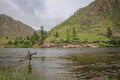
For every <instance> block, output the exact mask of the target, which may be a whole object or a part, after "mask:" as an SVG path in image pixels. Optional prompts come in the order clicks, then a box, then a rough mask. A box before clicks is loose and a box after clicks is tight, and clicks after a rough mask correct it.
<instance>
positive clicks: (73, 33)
mask: <svg viewBox="0 0 120 80" xmlns="http://www.w3.org/2000/svg"><path fill="white" fill-rule="evenodd" d="M76 37H77V33H76V30H75V27H73V29H72V38H73V40H74V39H75V38H76Z"/></svg>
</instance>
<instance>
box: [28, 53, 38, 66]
mask: <svg viewBox="0 0 120 80" xmlns="http://www.w3.org/2000/svg"><path fill="white" fill-rule="evenodd" d="M35 54H36V52H35V53H31V52H30V51H28V53H27V62H28V63H29V64H30V62H31V60H32V55H35Z"/></svg>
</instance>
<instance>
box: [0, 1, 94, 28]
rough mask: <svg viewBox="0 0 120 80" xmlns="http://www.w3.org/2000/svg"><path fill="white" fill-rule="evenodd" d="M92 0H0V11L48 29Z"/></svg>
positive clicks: (36, 26) (37, 26) (26, 22)
mask: <svg viewBox="0 0 120 80" xmlns="http://www.w3.org/2000/svg"><path fill="white" fill-rule="evenodd" d="M92 1H94V0H1V1H0V13H2V14H7V15H9V16H11V17H13V18H14V19H17V20H20V21H22V22H24V23H25V24H28V25H30V26H32V27H33V28H35V29H39V28H40V26H45V29H46V30H50V29H51V28H53V27H54V26H55V25H56V24H60V23H61V22H62V21H64V20H65V19H67V18H68V17H69V16H71V15H72V14H73V13H74V12H75V11H76V10H78V9H79V8H81V7H85V6H87V5H88V4H90V3H91V2H92Z"/></svg>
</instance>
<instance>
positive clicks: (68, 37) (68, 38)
mask: <svg viewBox="0 0 120 80" xmlns="http://www.w3.org/2000/svg"><path fill="white" fill-rule="evenodd" d="M66 36H67V40H68V41H69V40H70V30H69V29H67V34H66Z"/></svg>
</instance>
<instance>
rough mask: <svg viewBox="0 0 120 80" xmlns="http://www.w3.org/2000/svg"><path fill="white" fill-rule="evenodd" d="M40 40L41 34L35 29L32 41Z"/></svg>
mask: <svg viewBox="0 0 120 80" xmlns="http://www.w3.org/2000/svg"><path fill="white" fill-rule="evenodd" d="M38 40H39V34H38V33H37V32H36V31H34V33H33V35H32V36H31V41H32V43H35V42H36V41H38Z"/></svg>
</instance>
